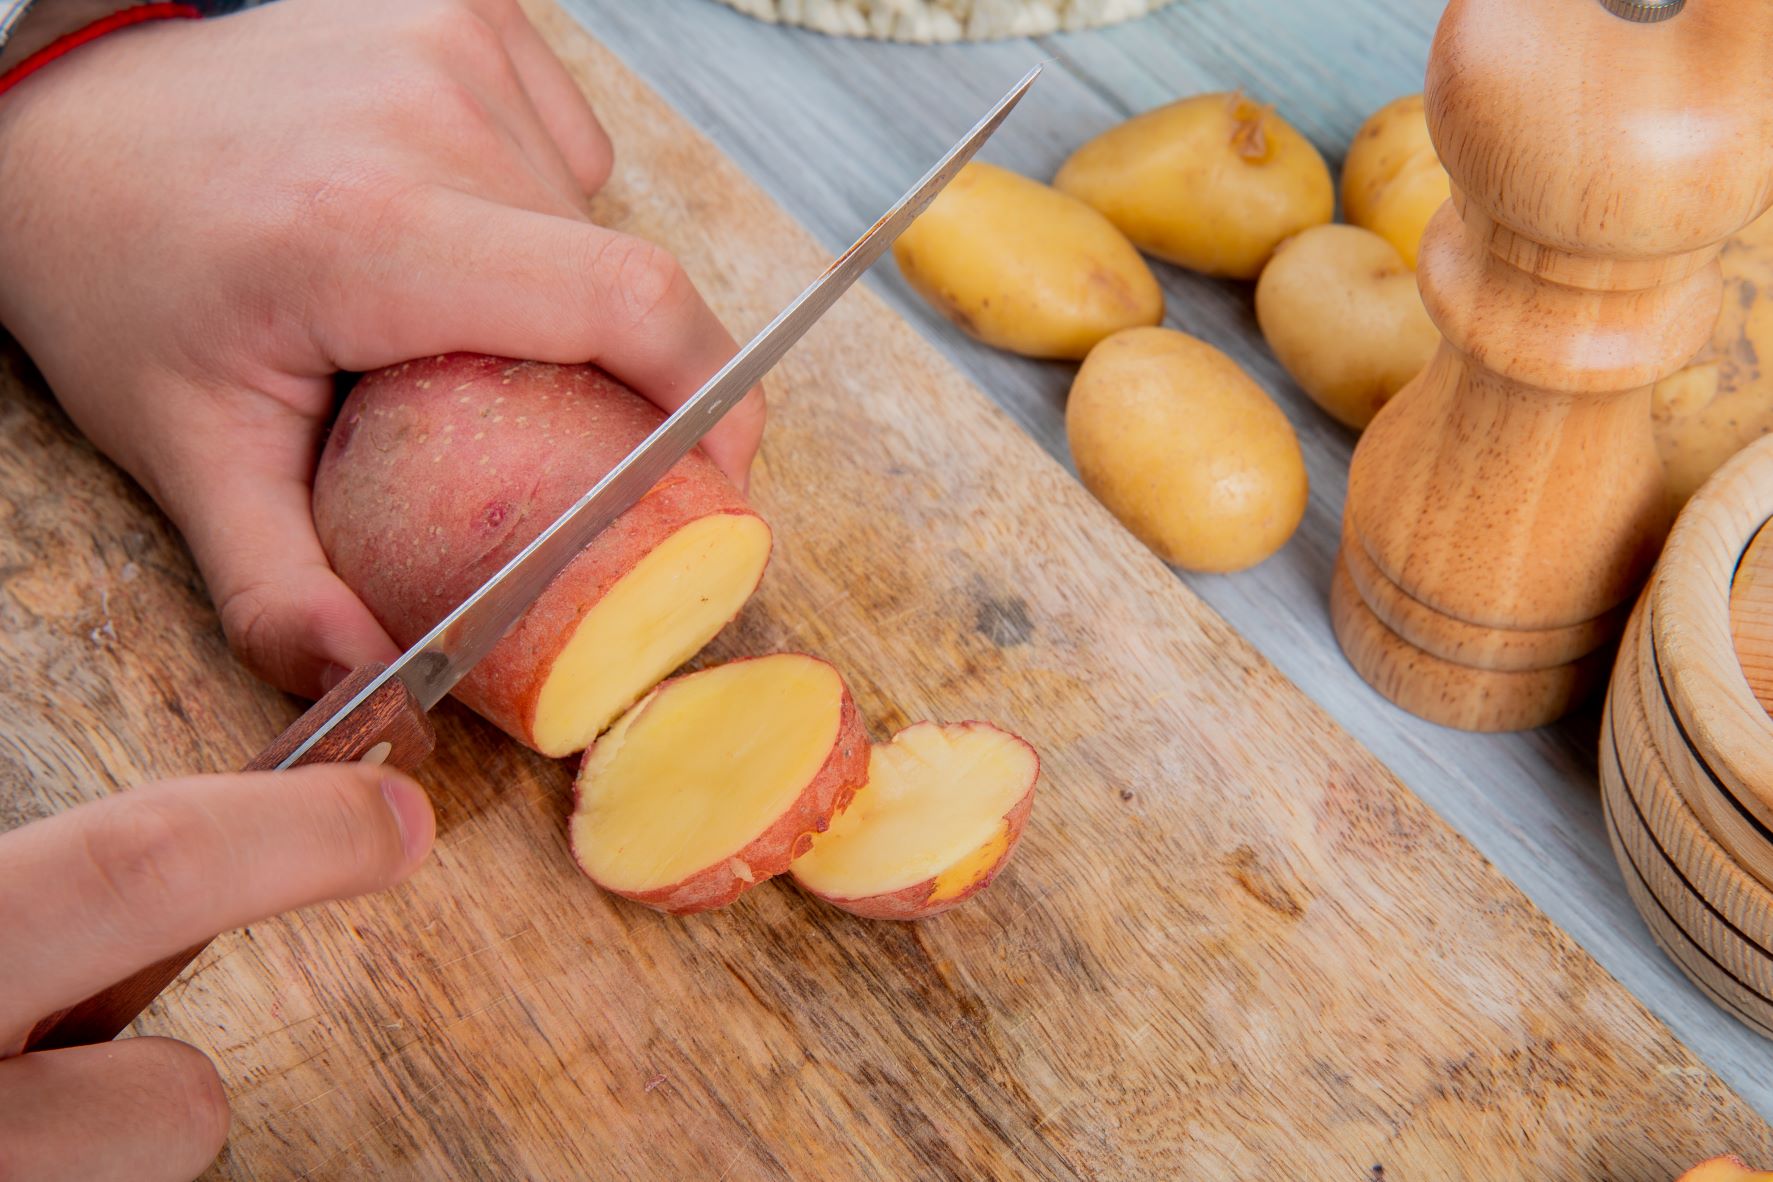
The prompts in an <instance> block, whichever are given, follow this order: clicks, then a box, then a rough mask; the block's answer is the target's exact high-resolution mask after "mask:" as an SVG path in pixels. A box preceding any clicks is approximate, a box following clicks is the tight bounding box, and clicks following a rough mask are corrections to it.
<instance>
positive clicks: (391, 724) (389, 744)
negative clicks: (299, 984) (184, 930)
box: [25, 665, 437, 1051]
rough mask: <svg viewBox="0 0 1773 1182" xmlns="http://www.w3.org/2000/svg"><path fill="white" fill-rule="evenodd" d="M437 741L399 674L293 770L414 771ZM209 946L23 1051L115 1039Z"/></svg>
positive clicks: (257, 767)
mask: <svg viewBox="0 0 1773 1182" xmlns="http://www.w3.org/2000/svg"><path fill="white" fill-rule="evenodd" d="M384 668H386V666H383V665H360V666H358V667H357V668H356V669H353V670H352V671H351V674H350V676H348V677H346V678H345V680H343V681H341V682H339V684H338V685H336V686H334V687H333V689H332V690H331V692H329V693H328V694H327V695H326V696H325V697H323V698H321V699H320V700H319V701H318V702H316V703H314V705H313V706H311V707H309V709H308V712H307V713H306V714H303V715H302V716H301V717H300V718H298V719H296V720H295V722H294V723H293V724H291V726H290V728H289V729H288V730H286V731H284V732H283V733H282V734H281V735H278V736H277V738H276V739H275V740H273V741H272V743H271V745H270V746H269V747H266V748H265V749H264V750H263V751H261V752H259V753H258V755H257V756H256V757H254V758H253V760H252V762H250V763H248V764H247V765H246V768H245V770H246V771H249V772H257V771H270V770H271V769H273V768H275V767H276V766H277V765H278V764H279V763H281V762H283V759H284V757H285V756H287V755H288V754H289V753H290V752H291V751H293V750H295V749H296V747H297V746H298V745H299V744H300V743H301V742H302V740H304V739H306V738H307V737H308V736H309V735H310V734H312V733H313V732H314V731H316V730H318V729H319V727H320V725H321V723H323V722H325V721H326V720H327V719H328V718H331V717H332V716H333V713H334V712H335V711H337V710H338V709H339V708H340V707H341V706H343V705H344V704H345V703H346V702H348V701H350V700H351V698H352V697H353V696H355V695H356V694H357V692H358V691H359V690H361V689H362V688H363V687H364V686H366V685H368V684H369V683H370V682H371V681H373V680H374V679H375V677H376V676H377V675H378V674H379V673H381V671H382V670H383V669H384ZM436 743H437V736H436V732H434V731H433V730H432V729H431V723H430V720H429V719H427V718H426V717H425V712H424V710H422V709H421V708H420V707H419V703H418V701H417V700H416V699H415V698H414V697H413V696H412V692H411V691H410V690H408V689H407V688H406V683H405V682H403V681H401V680H400V679H399V678H398V677H391V678H389V679H388V681H387V682H386V683H385V684H384V685H382V686H381V688H379V689H378V690H376V692H375V693H374V694H372V695H371V696H370V697H369V698H368V699H366V700H365V701H364V703H363V704H362V705H361V706H359V707H357V709H355V710H353V711H352V712H351V713H350V714H349V715H348V716H347V717H345V718H342V719H340V720H339V724H338V725H337V726H335V727H333V728H332V730H330V731H328V732H327V734H326V736H325V737H324V738H322V739H321V740H320V741H319V742H318V743H316V744H314V746H313V748H312V749H311V750H309V751H308V752H307V753H306V754H305V755H303V756H302V757H301V759H299V760H297V761H296V766H298V767H299V766H305V765H307V764H311V763H349V762H351V761H353V760H359V759H363V758H365V757H366V756H367V757H368V758H369V759H370V760H371V761H372V762H376V763H388V764H392V765H393V766H395V767H397V768H400V769H401V770H402V771H412V770H413V769H414V768H416V767H418V765H419V764H421V763H423V762H424V761H425V758H426V757H427V756H429V755H430V754H431V749H432V748H433V747H434V746H436ZM384 744H385V746H384ZM207 947H209V941H208V940H205V941H203V943H201V944H198V945H196V946H195V947H193V948H187V949H185V950H184V951H183V952H180V953H178V954H177V955H174V956H169V957H167V958H166V959H165V960H163V961H160V962H158V963H156V964H151V965H149V966H148V967H147V968H145V969H142V970H140V971H139V972H137V973H135V974H133V975H132V976H129V977H127V978H125V979H124V980H122V981H119V982H117V983H116V984H115V985H112V986H110V987H109V988H107V989H104V990H102V991H100V992H99V993H95V994H94V995H93V996H91V997H89V998H87V999H86V1000H85V1001H83V1002H79V1003H77V1004H75V1005H74V1006H71V1007H70V1008H68V1009H65V1010H63V1011H62V1012H61V1013H59V1014H52V1015H50V1016H49V1017H47V1018H45V1019H43V1021H41V1022H39V1023H37V1025H36V1026H34V1027H32V1028H31V1032H30V1033H29V1034H28V1035H26V1036H25V1050H27V1051H46V1050H51V1049H54V1048H56V1047H71V1046H82V1045H85V1044H87V1043H96V1042H106V1041H108V1040H110V1039H113V1038H116V1037H117V1035H118V1033H119V1032H120V1031H121V1030H122V1029H123V1028H124V1027H125V1026H128V1025H129V1024H130V1023H131V1022H133V1021H135V1018H136V1015H137V1014H139V1013H141V1012H142V1011H143V1010H145V1009H147V1008H148V1003H150V1002H152V1001H153V1000H154V999H155V998H156V997H158V996H159V995H160V991H161V990H162V989H165V988H166V987H167V986H168V985H170V984H172V982H173V979H174V978H175V977H177V976H178V975H179V974H180V973H181V972H183V971H184V969H185V966H186V965H188V964H190V963H191V962H192V961H193V960H195V959H197V954H198V953H200V952H202V951H203V950H204V949H205V948H207Z"/></svg>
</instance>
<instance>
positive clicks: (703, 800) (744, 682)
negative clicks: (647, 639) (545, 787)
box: [572, 653, 868, 914]
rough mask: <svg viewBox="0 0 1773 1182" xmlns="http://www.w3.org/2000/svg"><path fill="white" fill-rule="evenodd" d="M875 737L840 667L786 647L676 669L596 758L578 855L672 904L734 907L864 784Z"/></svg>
mask: <svg viewBox="0 0 1773 1182" xmlns="http://www.w3.org/2000/svg"><path fill="white" fill-rule="evenodd" d="M867 771H868V739H867V736H866V734H864V733H863V729H862V723H861V718H860V716H859V715H858V714H857V712H856V707H855V703H854V702H852V701H851V700H850V694H849V690H848V689H847V688H845V686H844V683H843V678H842V677H840V676H839V675H838V672H837V670H836V669H834V668H832V667H831V666H830V665H829V664H827V663H826V662H824V661H821V660H819V659H818V658H816V657H809V656H805V655H802V654H799V653H779V654H776V655H773V656H767V657H754V658H751V659H749V660H743V661H735V662H733V663H731V664H729V665H719V666H716V667H714V668H712V669H704V670H702V671H701V672H699V673H691V674H688V675H686V676H683V677H679V678H675V679H673V680H671V681H668V682H666V683H665V684H663V685H661V686H659V687H658V688H657V689H655V690H654V691H653V692H652V693H651V694H649V695H647V697H646V698H645V699H643V700H642V701H641V702H640V704H639V705H637V706H635V707H634V708H633V709H632V710H630V711H628V713H627V714H625V715H623V716H622V717H621V719H619V720H618V721H617V722H616V724H615V725H614V726H612V727H611V728H610V729H609V732H608V733H607V734H605V735H604V736H603V737H602V738H601V739H599V740H598V741H597V744H596V745H595V746H594V747H592V748H591V750H590V751H589V752H587V753H586V755H585V762H584V764H583V766H582V767H581V768H580V770H579V778H578V784H577V801H576V804H575V807H574V809H573V817H572V847H573V856H574V857H575V858H576V859H577V860H578V863H579V865H580V867H581V868H583V870H584V871H585V873H586V874H587V875H589V876H590V877H591V880H592V881H593V882H595V883H597V885H598V886H601V887H603V888H604V889H605V890H607V891H611V892H613V893H615V894H618V895H621V896H623V897H624V898H628V899H632V900H634V901H635V902H637V903H645V904H646V905H647V906H649V907H656V908H658V909H659V910H661V911H669V912H672V913H674V914H685V913H688V912H693V911H706V910H708V909H710V908H713V907H724V906H725V905H726V904H728V903H731V902H732V901H733V900H734V899H736V898H738V897H739V895H740V894H742V893H743V892H744V891H746V890H748V889H749V888H751V887H753V886H755V885H756V884H758V883H760V882H762V881H763V880H764V879H766V878H769V877H771V876H772V875H776V874H780V873H781V872H782V871H784V870H786V869H787V868H788V863H789V862H790V861H791V860H792V859H793V857H794V855H796V854H798V853H802V852H804V851H805V850H806V849H807V848H808V847H809V846H810V845H811V843H812V839H813V836H814V834H817V833H822V832H824V831H825V829H826V827H827V826H828V825H829V824H830V823H831V817H832V815H833V814H834V813H836V812H838V811H839V810H841V809H842V808H843V807H844V806H845V805H846V804H847V803H848V802H849V800H850V798H851V797H852V796H853V795H854V794H855V791H856V789H857V788H858V787H860V785H861V784H862V782H863V780H864V778H865V777H866V776H867Z"/></svg>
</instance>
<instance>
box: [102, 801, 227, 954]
mask: <svg viewBox="0 0 1773 1182" xmlns="http://www.w3.org/2000/svg"><path fill="white" fill-rule="evenodd" d="M190 830H191V825H190V821H189V818H188V816H186V815H185V814H184V813H183V812H181V811H180V810H177V809H175V808H170V807H168V806H166V805H165V804H163V803H161V802H160V801H157V800H155V799H153V798H152V797H151V796H146V797H142V796H125V797H123V798H122V799H121V800H118V801H117V802H116V805H115V807H113V808H108V809H105V810H103V811H102V812H99V813H97V814H96V815H95V819H94V820H93V822H92V823H91V824H90V825H89V827H88V828H87V830H86V833H85V853H86V856H87V857H88V859H89V860H90V861H91V864H92V868H93V871H94V874H95V878H96V881H97V882H98V884H99V887H100V889H101V890H103V891H104V892H105V893H106V894H107V895H108V896H109V897H110V898H111V900H112V901H113V902H114V903H115V904H116V911H117V914H119V915H121V916H124V917H127V921H128V922H129V924H130V930H131V931H132V933H140V932H141V931H142V929H143V928H147V929H149V930H154V929H157V928H159V927H160V926H163V925H164V924H165V922H166V917H167V916H168V915H169V914H171V913H172V909H173V908H175V907H178V906H181V905H182V904H183V902H184V900H186V899H188V898H190V897H192V895H193V894H194V893H195V891H196V889H197V887H198V885H199V884H198V883H197V881H196V877H197V866H196V863H195V861H194V859H193V855H192V852H191V846H192V844H193V843H192V834H191V832H190Z"/></svg>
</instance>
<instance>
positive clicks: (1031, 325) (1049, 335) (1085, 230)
mask: <svg viewBox="0 0 1773 1182" xmlns="http://www.w3.org/2000/svg"><path fill="white" fill-rule="evenodd" d="M893 258H894V259H895V260H896V261H897V262H898V264H899V269H900V270H901V271H902V272H903V273H904V275H905V279H906V281H907V282H908V283H910V284H911V286H912V287H913V288H914V289H916V291H917V293H918V294H919V295H920V296H922V297H923V298H924V299H925V300H927V301H928V302H929V303H930V305H931V306H932V307H934V308H936V310H938V311H939V312H941V313H942V314H943V315H945V316H947V317H948V318H949V319H950V320H952V321H954V323H956V324H958V325H959V326H960V327H961V328H962V329H964V330H965V331H966V332H967V333H968V334H970V335H972V336H974V337H977V338H978V339H979V340H981V341H984V342H985V343H986V344H988V345H993V346H995V347H997V348H999V349H1007V350H1009V351H1011V352H1013V353H1021V354H1023V355H1025V356H1029V357H1055V358H1069V359H1076V358H1079V357H1082V356H1083V355H1084V354H1085V353H1088V352H1089V351H1090V348H1091V346H1093V345H1095V344H1096V342H1098V341H1100V340H1102V339H1103V338H1104V337H1106V336H1109V335H1110V334H1112V333H1114V332H1117V331H1119V330H1120V329H1123V328H1131V327H1133V326H1135V325H1141V324H1156V323H1157V322H1158V321H1159V320H1161V319H1163V307H1164V305H1163V291H1162V290H1161V289H1160V288H1159V287H1158V285H1157V280H1156V279H1155V278H1154V277H1153V276H1152V274H1151V269H1150V268H1149V267H1147V266H1146V265H1145V260H1143V259H1141V258H1140V257H1139V252H1138V251H1136V250H1134V249H1133V246H1132V244H1131V243H1129V242H1128V241H1127V240H1126V238H1125V237H1124V236H1123V235H1122V234H1121V233H1120V231H1118V230H1116V229H1115V228H1114V227H1113V226H1112V225H1111V224H1110V223H1109V222H1108V220H1107V219H1106V218H1104V217H1103V216H1102V215H1101V214H1099V213H1097V212H1096V211H1095V210H1093V209H1091V208H1090V207H1089V206H1087V205H1085V204H1083V203H1082V202H1080V201H1077V200H1075V199H1073V198H1071V197H1067V196H1066V195H1065V194H1063V193H1060V192H1058V191H1057V190H1055V189H1052V188H1050V187H1048V186H1046V185H1043V184H1041V183H1039V182H1038V181H1032V180H1029V179H1028V178H1027V177H1024V176H1018V175H1017V174H1016V173H1013V172H1009V171H1008V170H1006V169H1002V168H996V167H993V166H992V165H989V164H980V163H977V162H974V163H972V164H968V165H967V166H966V167H965V168H963V169H962V170H961V172H960V175H959V176H957V177H955V178H954V180H953V181H952V182H951V183H950V184H949V186H948V188H947V189H945V190H943V192H942V194H941V195H940V196H938V197H937V198H936V200H935V201H934V202H932V203H931V205H930V207H929V208H928V209H926V210H925V211H924V212H923V213H922V214H921V215H920V216H919V217H918V219H917V220H916V221H915V222H913V223H912V224H911V226H910V227H909V228H907V229H906V231H905V232H904V234H902V235H900V237H899V240H898V241H897V242H896V243H894V245H893Z"/></svg>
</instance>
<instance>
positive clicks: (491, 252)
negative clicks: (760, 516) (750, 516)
mask: <svg viewBox="0 0 1773 1182" xmlns="http://www.w3.org/2000/svg"><path fill="white" fill-rule="evenodd" d="M408 217H409V226H410V232H409V233H407V234H404V235H401V236H400V237H399V238H398V239H396V240H390V241H388V242H386V243H384V244H383V249H384V250H385V251H388V252H390V253H389V255H388V257H384V258H381V259H375V260H357V261H355V262H348V263H347V264H346V265H347V266H351V265H355V266H358V267H362V268H364V269H365V270H364V271H363V273H362V274H361V275H348V276H347V277H346V278H345V279H344V280H343V281H341V282H339V283H337V284H336V285H335V288H336V290H338V291H340V292H341V293H343V295H344V298H343V299H342V301H341V302H340V303H339V304H337V305H335V306H334V307H333V308H332V309H331V312H332V315H330V316H329V317H328V318H326V319H323V320H321V321H318V322H317V324H316V331H317V332H318V333H319V340H318V341H317V343H318V345H319V346H320V347H321V348H322V350H324V352H325V355H326V356H328V357H330V358H331V359H332V361H333V363H334V364H335V365H337V366H338V367H339V368H341V369H349V370H360V369H371V368H375V367H377V366H382V365H388V364H391V363H394V362H397V361H404V360H407V359H409V358H412V357H423V356H427V355H430V354H434V353H444V352H449V351H452V350H468V351H472V352H478V353H493V354H499V355H502V356H508V357H522V358H526V359H528V360H532V361H552V362H559V363H574V362H583V361H591V362H596V363H597V364H598V365H601V366H602V367H603V368H605V369H607V370H609V371H610V372H611V373H612V374H614V375H615V376H616V377H617V378H619V379H621V380H622V381H623V382H625V383H627V384H628V385H629V386H631V387H633V388H634V389H635V390H636V391H638V392H639V393H640V394H642V395H644V396H645V397H646V398H648V399H650V400H651V401H652V402H653V403H655V404H656V405H658V406H660V407H662V408H663V409H665V410H673V409H675V408H676V407H678V406H680V405H682V403H683V402H684V401H685V400H686V399H688V398H689V397H690V396H691V395H692V394H694V393H695V392H696V391H697V390H698V389H700V388H701V386H702V384H703V383H704V382H706V381H707V380H708V378H709V377H711V376H713V374H714V373H715V371H716V370H718V369H719V368H720V367H721V366H722V365H724V364H725V363H726V362H727V361H728V360H729V359H730V358H731V357H732V355H733V353H734V352H735V346H734V344H733V339H732V337H731V336H730V335H728V333H727V331H726V329H725V328H724V327H722V326H721V323H720V321H719V320H718V319H717V318H716V317H715V315H714V313H713V311H711V310H710V309H709V307H708V305H707V304H706V303H705V302H703V300H702V297H701V295H700V294H699V293H698V292H697V291H696V289H695V286H694V284H692V283H691V282H690V280H689V277H688V276H687V275H686V274H685V273H684V271H683V268H682V267H681V266H679V265H678V263H677V261H676V260H675V259H673V258H672V257H671V255H670V254H669V253H667V252H666V251H664V250H663V249H661V248H659V247H657V246H655V245H653V244H652V243H649V242H646V241H644V240H643V239H640V238H635V237H633V236H631V235H627V234H622V233H618V232H616V231H613V230H609V229H606V228H604V227H601V226H594V225H590V224H587V223H582V222H578V221H574V220H572V219H569V218H558V217H549V216H547V215H545V214H538V213H531V212H528V211H525V210H518V209H510V208H505V207H501V206H495V205H492V204H489V203H487V202H485V201H481V200H479V199H477V198H473V197H469V196H466V195H464V194H461V193H456V192H452V191H436V192H433V193H431V194H428V195H427V197H426V199H425V200H422V201H419V202H417V203H416V204H415V208H414V209H413V210H411V211H410V213H409V215H408ZM440 258H447V259H448V266H447V269H445V268H442V267H440V266H439V265H438V260H439V259H440ZM762 403H763V395H762V393H761V391H758V390H753V391H752V392H751V393H750V394H749V395H748V396H747V400H746V402H745V404H744V405H743V406H742V407H740V408H737V409H735V410H734V411H733V412H732V413H730V414H729V415H728V416H727V417H726V418H725V419H724V420H723V421H722V422H721V424H720V425H719V426H718V427H716V428H715V429H714V431H713V432H712V433H711V434H710V435H709V436H708V438H707V439H706V440H705V441H704V447H705V448H706V450H707V452H708V455H709V457H710V458H712V459H713V460H714V461H715V463H717V464H719V465H720V467H721V468H722V469H723V470H724V471H725V472H726V473H727V475H728V476H729V477H731V478H732V479H733V480H734V481H736V482H739V483H740V484H741V486H742V485H743V482H744V479H745V474H746V472H747V470H748V469H749V467H750V463H751V459H752V456H753V455H754V454H755V453H756V451H757V444H758V440H759V438H760V437H761V434H762V431H763V405H762Z"/></svg>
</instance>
